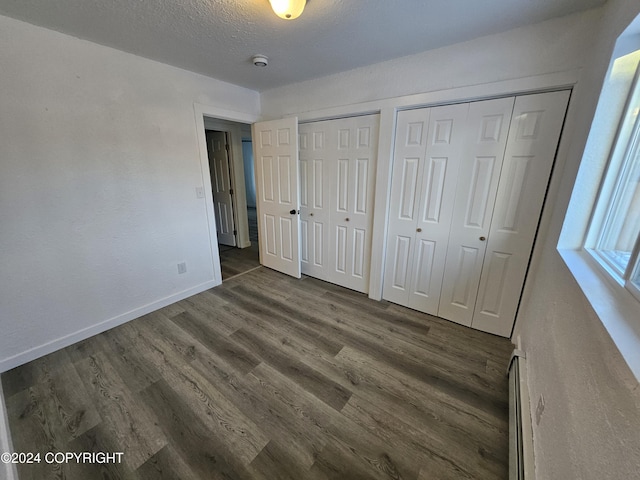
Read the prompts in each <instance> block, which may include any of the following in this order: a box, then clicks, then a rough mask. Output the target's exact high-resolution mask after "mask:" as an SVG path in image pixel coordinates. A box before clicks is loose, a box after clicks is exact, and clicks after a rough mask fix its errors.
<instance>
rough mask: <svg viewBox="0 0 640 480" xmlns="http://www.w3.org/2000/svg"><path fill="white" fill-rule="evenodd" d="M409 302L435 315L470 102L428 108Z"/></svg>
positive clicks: (418, 308)
mask: <svg viewBox="0 0 640 480" xmlns="http://www.w3.org/2000/svg"><path fill="white" fill-rule="evenodd" d="M430 110H431V112H430V116H429V123H428V130H427V137H426V145H425V158H424V160H423V161H422V168H421V169H420V172H419V179H418V182H419V183H420V188H419V195H418V203H417V212H418V215H417V219H416V220H417V221H416V224H415V242H416V246H415V249H416V251H415V256H414V259H413V262H412V263H413V271H412V288H411V290H410V295H409V303H408V305H409V306H410V307H411V308H415V309H416V310H420V311H422V312H426V313H430V314H434V315H435V314H437V312H438V305H439V303H440V293H441V287H442V279H443V275H444V268H445V258H446V254H447V244H448V241H449V230H450V228H451V214H452V211H453V206H454V199H455V192H456V183H457V178H458V169H459V165H460V152H461V148H462V146H463V144H464V134H465V123H466V119H467V113H468V110H469V104H460V105H450V106H444V107H435V108H431V109H430Z"/></svg>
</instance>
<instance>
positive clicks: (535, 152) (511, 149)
mask: <svg viewBox="0 0 640 480" xmlns="http://www.w3.org/2000/svg"><path fill="white" fill-rule="evenodd" d="M569 96H570V93H569V92H568V91H563V92H553V93H545V94H538V95H526V96H522V97H518V98H516V104H515V107H514V111H513V118H512V120H511V128H510V129H509V138H508V140H507V150H506V153H505V156H504V162H503V164H502V174H501V175H500V183H499V185H498V193H497V196H496V202H495V208H494V211H493V219H492V221H491V228H490V230H489V235H487V248H486V253H485V257H484V265H483V268H482V275H481V276H480V285H479V288H478V295H477V299H476V305H475V309H474V314H473V319H472V323H471V325H472V327H474V328H476V329H478V330H483V331H485V332H489V333H493V334H496V335H502V336H505V337H506V336H510V335H511V331H512V328H513V322H514V320H515V316H516V313H517V310H518V305H519V303H520V297H521V293H522V288H523V286H524V281H525V277H526V274H527V269H528V266H529V259H530V257H531V250H532V248H533V242H534V240H535V235H536V232H537V230H538V223H539V219H540V216H541V214H542V207H543V204H544V199H545V196H546V193H547V186H548V184H549V178H550V176H551V170H552V168H553V162H554V159H555V156H556V150H557V146H558V142H559V141H560V133H561V131H562V126H563V124H564V118H565V112H566V109H567V104H568V103H569Z"/></svg>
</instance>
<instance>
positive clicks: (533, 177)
mask: <svg viewBox="0 0 640 480" xmlns="http://www.w3.org/2000/svg"><path fill="white" fill-rule="evenodd" d="M569 95H570V94H569V92H567V91H564V92H552V93H544V94H535V95H523V96H519V97H511V98H502V99H496V100H487V101H480V102H472V103H468V104H461V105H453V106H445V107H433V108H423V109H419V110H410V111H403V112H400V113H398V116H397V129H396V137H395V147H394V148H395V151H394V160H393V171H392V180H391V197H390V203H389V205H390V207H389V222H388V230H387V252H386V258H385V272H384V284H383V298H385V299H387V300H390V301H392V302H396V303H399V304H402V305H406V306H409V307H411V308H414V309H416V310H420V311H422V312H426V313H430V314H434V315H437V316H439V317H442V318H446V319H448V320H452V321H454V322H456V323H460V324H463V325H467V326H472V327H473V328H476V329H478V330H483V331H486V332H490V333H493V334H497V335H502V336H506V337H508V336H509V335H510V334H511V330H512V327H513V322H514V320H515V316H516V313H517V309H518V305H519V302H520V297H521V293H522V288H523V286H524V281H525V276H526V273H527V268H528V265H529V259H530V257H531V249H532V247H533V243H534V240H535V234H536V231H537V228H538V223H539V220H540V215H541V211H542V206H543V202H544V198H545V194H546V191H547V185H548V182H549V177H550V174H551V169H552V167H553V161H554V159H555V153H556V148H557V145H558V141H559V138H560V133H561V131H562V125H563V121H564V116H565V111H566V107H567V103H568V100H569Z"/></svg>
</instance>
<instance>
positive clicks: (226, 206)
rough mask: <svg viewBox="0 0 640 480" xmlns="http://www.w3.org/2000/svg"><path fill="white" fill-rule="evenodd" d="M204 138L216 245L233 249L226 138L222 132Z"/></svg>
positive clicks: (233, 238) (231, 198)
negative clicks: (214, 218)
mask: <svg viewBox="0 0 640 480" xmlns="http://www.w3.org/2000/svg"><path fill="white" fill-rule="evenodd" d="M206 137H207V151H208V154H209V172H210V174H211V191H212V194H213V208H214V211H215V217H216V230H217V232H218V243H221V244H222V245H229V246H232V247H235V246H236V235H235V224H234V220H233V204H232V202H233V196H232V190H231V176H230V170H229V152H228V150H227V137H226V134H225V133H224V132H215V131H212V130H207V131H206Z"/></svg>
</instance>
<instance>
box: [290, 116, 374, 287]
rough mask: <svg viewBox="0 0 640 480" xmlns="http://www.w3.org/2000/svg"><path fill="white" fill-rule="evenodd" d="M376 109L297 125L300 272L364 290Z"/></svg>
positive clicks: (367, 260)
mask: <svg viewBox="0 0 640 480" xmlns="http://www.w3.org/2000/svg"><path fill="white" fill-rule="evenodd" d="M378 123H379V118H378V115H367V116H360V117H351V118H344V119H337V120H327V121H322V122H312V123H307V124H302V125H300V126H299V133H300V135H299V145H300V221H301V265H302V273H304V274H305V275H310V276H313V277H316V278H320V279H322V280H326V281H328V282H331V283H335V284H337V285H341V286H344V287H347V288H350V289H353V290H357V291H359V292H364V293H366V292H368V291H369V267H370V260H371V235H372V225H373V200H374V182H375V171H376V160H377V158H376V157H377V144H378Z"/></svg>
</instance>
